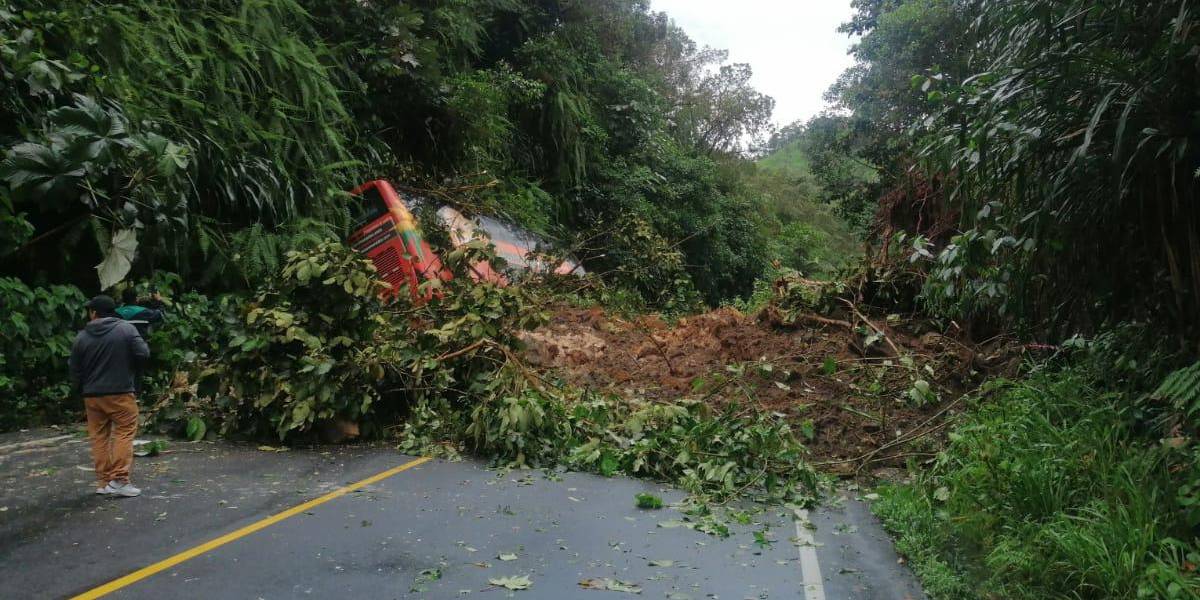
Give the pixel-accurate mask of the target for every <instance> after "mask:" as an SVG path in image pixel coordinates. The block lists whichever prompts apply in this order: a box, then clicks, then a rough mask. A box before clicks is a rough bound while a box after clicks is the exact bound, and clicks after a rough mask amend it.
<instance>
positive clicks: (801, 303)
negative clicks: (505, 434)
mask: <svg viewBox="0 0 1200 600" xmlns="http://www.w3.org/2000/svg"><path fill="white" fill-rule="evenodd" d="M796 285H797V282H796V281H791V282H783V283H781V284H779V285H777V289H776V291H777V296H776V298H775V300H773V301H772V302H771V303H770V304H768V305H767V307H766V308H764V309H763V310H761V311H759V312H757V313H756V314H751V315H747V314H743V313H742V312H739V311H738V310H736V309H733V308H728V307H726V308H720V309H717V310H713V311H711V312H707V313H703V314H698V315H694V316H689V317H686V318H683V319H680V320H679V321H678V322H676V323H674V324H670V323H667V322H666V321H664V320H663V319H661V318H659V317H657V316H639V317H636V318H621V317H619V316H615V315H612V314H609V313H607V312H606V311H605V310H603V309H602V308H599V307H592V308H578V307H569V306H562V307H559V308H557V309H556V310H554V311H553V315H552V317H551V320H550V322H549V323H548V324H547V325H545V326H543V327H541V328H539V329H537V330H534V331H532V332H529V333H527V334H525V335H524V336H523V339H524V341H525V343H526V345H527V350H526V357H527V360H528V361H529V362H530V363H532V364H534V365H537V366H539V367H541V368H542V369H544V370H547V371H548V372H550V373H551V374H553V375H555V376H557V377H560V378H561V379H563V380H564V381H565V382H567V383H569V384H572V385H574V386H577V387H581V388H590V389H594V390H600V391H605V392H611V393H614V394H618V395H620V396H624V397H638V398H645V399H647V400H651V401H663V402H665V401H671V400H677V399H679V398H683V397H689V398H699V399H702V400H704V401H705V402H707V403H710V404H713V405H722V406H723V405H726V404H728V403H731V402H734V403H738V404H740V405H743V406H746V407H747V408H757V409H759V410H763V411H770V412H774V413H780V414H783V415H787V416H788V417H789V419H790V420H792V421H793V422H794V423H797V424H799V425H800V426H799V427H798V428H797V429H798V431H800V432H801V433H802V434H803V435H804V436H805V437H807V438H808V439H807V444H808V446H809V448H810V450H811V451H812V452H813V454H814V459H815V462H816V463H817V464H822V463H824V465H825V466H826V467H827V468H828V469H829V470H832V471H833V472H840V473H850V472H858V471H860V470H861V469H862V468H863V467H868V468H872V469H875V468H879V467H888V466H899V465H902V464H903V463H904V461H905V459H907V458H909V457H917V458H920V457H923V456H927V455H931V454H932V451H933V450H934V449H935V448H936V446H937V443H938V441H939V438H940V432H941V430H942V428H943V427H944V423H945V422H946V418H947V417H948V416H951V415H953V414H954V413H955V412H956V409H957V406H956V404H957V399H958V398H960V397H961V395H962V393H963V392H964V391H966V390H968V389H971V388H973V387H974V386H975V385H976V384H977V383H978V382H980V381H982V379H983V376H984V375H985V374H988V373H992V374H994V373H996V372H997V371H1004V370H1009V369H1012V368H1013V367H1014V366H1015V364H1016V363H1017V361H1018V360H1019V358H1020V356H1019V353H1020V348H1019V347H1015V346H1013V345H1012V344H1006V343H1003V341H993V342H992V343H991V344H990V345H984V346H980V345H970V344H967V343H964V342H962V341H960V340H958V339H955V338H952V337H949V336H946V335H943V334H941V333H938V332H935V331H922V330H921V329H922V326H921V325H917V324H913V323H911V322H909V321H906V320H904V319H902V318H899V317H898V316H896V315H892V316H889V315H878V316H871V317H868V316H867V315H866V314H864V313H865V311H864V309H863V308H860V307H859V306H856V305H854V304H853V303H852V302H850V301H849V300H846V299H844V298H836V297H835V298H832V299H831V298H830V297H828V296H829V294H828V292H829V290H816V291H814V290H813V289H812V288H813V287H820V286H827V285H829V284H823V283H820V282H807V281H806V280H800V283H799V286H800V287H799V288H797V287H796ZM797 289H800V290H801V291H800V292H797ZM798 296H803V298H800V299H799V300H797V297H798ZM835 307H841V309H840V310H838V309H837V308H835ZM817 308H824V309H826V311H827V312H826V314H817V313H816V312H815V310H816V309H817Z"/></svg>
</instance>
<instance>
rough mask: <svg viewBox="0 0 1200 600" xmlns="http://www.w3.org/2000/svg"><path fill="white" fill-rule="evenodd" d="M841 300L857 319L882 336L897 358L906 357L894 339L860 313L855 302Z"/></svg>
mask: <svg viewBox="0 0 1200 600" xmlns="http://www.w3.org/2000/svg"><path fill="white" fill-rule="evenodd" d="M839 300H841V301H842V303H843V304H845V305H846V306H847V307H848V308H849V309H850V311H851V312H853V313H854V315H855V316H856V317H858V318H859V319H860V320H861V321H862V322H863V323H866V324H867V325H868V326H869V327H870V328H871V329H874V330H875V332H876V333H878V334H879V335H880V336H882V337H883V341H885V342H887V345H888V347H889V348H891V349H892V352H893V353H894V354H895V355H896V357H897V358H899V357H901V356H904V353H903V352H901V351H900V349H899V348H897V347H896V344H895V342H893V341H892V338H890V337H888V335H887V333H885V332H884V331H883V329H880V328H879V327H878V326H877V325H875V324H874V323H872V322H871V320H870V319H868V318H867V317H866V315H864V314H862V313H861V312H859V310H858V307H857V306H855V305H854V303H853V302H851V301H849V300H846V299H845V298H839Z"/></svg>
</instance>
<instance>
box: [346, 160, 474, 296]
mask: <svg viewBox="0 0 1200 600" xmlns="http://www.w3.org/2000/svg"><path fill="white" fill-rule="evenodd" d="M350 193H351V194H352V195H354V196H355V197H356V198H355V199H356V202H354V204H353V205H352V209H351V215H352V218H353V229H352V231H353V233H351V234H350V239H349V242H350V246H351V247H352V248H354V249H355V250H357V251H358V252H361V253H362V254H364V255H366V256H367V257H368V258H370V259H371V262H373V263H374V264H375V269H376V270H377V271H378V272H379V278H380V279H382V280H384V281H386V282H388V283H389V284H391V288H390V289H389V290H388V291H386V292H384V296H385V297H387V298H389V299H390V298H395V297H396V296H398V295H399V294H400V290H401V288H403V287H405V286H407V287H408V289H409V293H410V294H412V297H413V299H414V300H421V299H424V300H429V299H430V298H432V297H433V296H435V295H439V296H440V293H439V292H436V291H435V288H436V286H426V289H425V292H424V293H422V292H421V291H420V285H421V284H422V283H423V282H437V281H449V280H450V279H451V277H452V275H451V274H450V271H449V270H448V269H446V268H445V267H444V266H442V261H441V259H439V258H438V256H437V254H434V252H433V250H432V249H431V248H430V247H429V244H428V243H427V242H426V241H425V238H424V237H423V236H422V235H421V231H420V229H418V228H417V221H416V219H415V218H414V217H413V215H412V213H411V212H409V210H408V207H407V206H405V204H404V201H403V200H402V199H401V198H400V195H399V194H397V193H396V190H395V189H394V188H393V187H392V186H391V184H389V183H388V182H386V181H383V180H381V179H377V180H375V181H368V182H367V183H364V184H362V185H360V186H358V187H357V188H354V189H353V190H351V191H350Z"/></svg>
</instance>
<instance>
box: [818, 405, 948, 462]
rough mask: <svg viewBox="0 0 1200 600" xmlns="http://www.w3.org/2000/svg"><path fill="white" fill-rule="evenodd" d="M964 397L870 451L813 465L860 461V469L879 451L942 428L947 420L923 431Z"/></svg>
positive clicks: (906, 442)
mask: <svg viewBox="0 0 1200 600" xmlns="http://www.w3.org/2000/svg"><path fill="white" fill-rule="evenodd" d="M965 397H966V396H959V397H958V399H957V400H955V401H954V402H951V403H950V404H947V405H946V406H944V407H943V408H942V409H941V410H939V411H937V412H936V413H935V414H934V415H933V416H932V417H929V418H928V419H926V420H925V421H924V422H922V423H921V424H920V425H918V426H916V427H914V428H913V429H912V430H911V431H909V432H908V433H906V434H904V435H902V436H900V437H898V438H896V439H894V440H892V441H890V442H888V443H886V444H883V445H882V446H880V447H878V448H876V449H874V450H872V451H870V452H867V453H866V454H863V455H861V456H856V457H854V458H844V459H840V460H828V461H825V462H819V463H816V464H814V465H813V466H814V467H824V466H828V465H840V464H845V463H855V462H861V463H862V464H861V465H859V469H860V470H861V469H862V467H864V466H866V465H867V464H869V463H871V462H874V461H873V460H871V459H873V458H874V457H875V456H876V455H878V454H879V453H880V452H883V451H884V450H888V449H890V448H895V447H896V446H900V445H904V444H908V443H911V442H913V441H915V440H918V439H920V438H922V437H925V436H927V435H929V434H931V433H934V432H936V431H938V430H940V429H942V428H944V427H945V426H946V425H947V424H948V423H949V422H948V421H947V422H945V423H941V424H938V425H936V426H934V427H931V428H929V429H928V430H925V431H923V430H924V429H925V427H926V426H927V425H929V424H930V423H932V422H933V421H935V420H937V419H938V418H939V417H941V416H942V415H944V414H946V412H947V411H949V410H950V409H952V408H954V407H955V406H957V405H958V404H959V403H960V402H962V399H963V398H965Z"/></svg>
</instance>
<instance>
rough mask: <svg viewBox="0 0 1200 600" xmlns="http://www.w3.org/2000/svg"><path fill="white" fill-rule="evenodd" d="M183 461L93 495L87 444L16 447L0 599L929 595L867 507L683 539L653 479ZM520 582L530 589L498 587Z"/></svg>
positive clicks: (343, 460)
mask: <svg viewBox="0 0 1200 600" xmlns="http://www.w3.org/2000/svg"><path fill="white" fill-rule="evenodd" d="M57 435H63V436H67V437H63V438H60V439H58V440H54V441H53V442H50V443H48V444H47V445H45V446H39V445H32V446H30V445H22V444H26V443H27V442H29V441H31V440H37V439H45V438H46V437H48V436H57ZM169 449H170V453H168V454H164V455H161V456H158V457H153V458H142V459H138V460H137V461H136V464H135V475H134V477H135V480H136V483H138V484H139V485H140V486H142V488H143V490H144V492H143V496H142V497H140V498H135V499H114V498H106V497H100V496H96V495H94V494H91V493H89V492H90V491H91V489H92V488H91V472H90V471H88V470H86V468H87V465H88V463H89V459H88V452H87V444H86V443H85V442H84V441H83V440H82V439H81V438H80V437H78V436H73V435H71V434H69V433H58V432H46V431H41V432H33V433H27V434H23V435H15V436H14V435H11V434H10V435H6V436H0V582H2V585H0V597H3V598H10V597H11V598H67V597H73V596H75V595H78V594H86V593H89V592H92V593H95V594H97V595H96V596H94V597H99V595H98V594H99V592H101V591H106V588H104V587H103V586H105V585H106V584H110V582H113V581H114V580H119V578H122V577H126V579H124V580H119V581H118V583H117V584H112V585H110V587H109V588H107V589H108V590H111V593H109V594H108V595H106V596H104V597H109V598H205V599H213V598H239V599H240V598H251V599H254V598H263V599H276V598H335V597H337V598H472V597H483V598H495V597H514V598H555V599H557V598H583V599H585V600H586V599H588V598H596V599H599V598H603V597H617V596H627V597H633V595H634V593H635V592H634V589H635V588H636V589H638V590H640V595H641V596H642V597H646V598H674V599H676V600H683V599H686V598H692V599H697V600H699V599H702V598H715V599H734V600H736V599H742V598H756V599H757V598H804V599H806V600H819V599H821V598H830V599H850V598H861V599H883V600H887V599H914V600H915V599H918V598H923V595H922V594H921V592H920V589H919V587H918V586H917V584H916V583H915V582H914V580H913V578H912V576H911V575H910V574H909V573H908V572H907V570H906V569H905V568H904V567H903V565H901V564H900V563H899V562H898V559H897V557H896V555H895V554H894V552H893V551H892V549H891V544H890V542H889V541H888V539H887V537H886V535H885V534H884V533H883V532H882V531H881V530H880V528H879V526H878V524H877V523H876V521H875V520H874V519H873V517H871V515H870V512H869V510H868V508H867V506H866V505H865V504H864V503H863V502H862V501H860V500H858V499H856V498H855V497H854V495H853V494H852V493H843V494H839V495H836V496H835V497H834V498H833V500H832V502H831V503H830V504H829V505H828V506H825V507H822V508H820V509H817V510H815V511H813V512H812V514H811V515H808V517H807V519H808V520H804V519H802V518H801V519H798V518H797V517H798V515H797V514H796V513H795V512H794V511H791V510H787V509H782V508H775V509H770V510H767V511H765V512H761V513H759V514H756V515H754V516H753V522H752V523H750V524H748V525H738V524H730V528H731V530H732V532H733V534H732V535H731V536H729V537H728V538H724V539H722V538H718V537H714V536H710V535H706V534H704V533H701V532H699V531H695V530H692V529H689V528H687V527H686V526H678V523H679V522H680V521H682V520H683V519H684V515H683V514H681V513H680V512H679V511H678V510H677V509H676V508H674V507H672V506H668V507H667V508H664V509H662V510H640V509H638V508H636V507H635V506H634V495H635V494H636V493H638V492H650V493H654V494H657V495H659V496H662V497H663V498H664V500H666V501H667V502H668V503H672V502H678V501H680V500H682V499H683V498H684V495H683V494H682V493H680V492H678V491H676V490H672V489H670V488H666V487H664V486H661V485H657V484H655V483H653V482H647V481H640V480H633V479H623V478H603V477H598V476H593V475H586V474H578V473H561V474H557V473H552V474H547V473H544V472H541V471H508V472H500V471H494V470H489V469H487V468H485V467H484V466H483V465H481V464H479V463H475V462H459V463H453V462H443V461H428V462H420V461H415V460H414V457H407V456H403V455H400V454H398V453H396V452H395V451H393V450H391V449H389V448H383V447H366V446H356V447H355V446H351V447H339V448H332V449H314V450H291V451H287V452H270V451H263V450H259V449H257V448H256V447H255V446H247V445H237V444H228V443H218V444H212V443H197V444H189V443H179V442H176V443H172V444H171V445H170V447H169ZM401 469H402V470H401ZM364 480H368V481H366V483H362V482H363V481H364ZM356 483H361V485H358V486H355V484H356ZM346 486H351V487H350V489H347V487H346ZM306 502H307V503H309V504H308V505H307V506H305V505H304V503H306ZM297 507H299V508H297ZM800 516H801V517H802V516H803V515H800ZM809 523H811V524H809ZM764 530H765V531H766V532H767V534H766V540H765V541H766V542H768V543H765V544H760V543H756V541H755V537H754V535H753V533H754V532H755V531H760V532H761V531H764ZM214 540H216V542H214ZM205 544H207V546H206V545H205ZM164 561H165V562H164ZM156 564H157V565H158V566H157V567H153V568H150V569H147V567H148V566H151V565H156ZM131 574H132V575H131ZM506 577H513V578H518V577H527V578H528V580H529V582H530V587H529V588H528V589H525V590H516V591H513V590H509V589H507V588H504V587H501V586H496V585H493V584H491V583H489V580H503V578H506ZM581 582H586V583H588V584H589V585H593V586H606V587H608V588H610V589H608V590H595V589H588V588H586V587H584V585H581ZM626 586H628V587H626ZM614 587H615V588H618V591H613V590H612V589H611V588H614ZM622 589H623V590H625V591H620V590H622Z"/></svg>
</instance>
